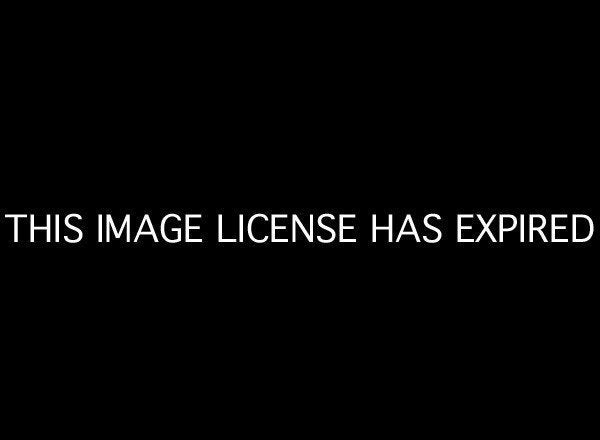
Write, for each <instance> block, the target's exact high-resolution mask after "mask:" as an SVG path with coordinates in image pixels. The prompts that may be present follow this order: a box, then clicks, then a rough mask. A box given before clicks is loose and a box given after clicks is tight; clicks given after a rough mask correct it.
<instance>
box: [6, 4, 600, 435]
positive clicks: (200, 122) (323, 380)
mask: <svg viewBox="0 0 600 440" xmlns="http://www.w3.org/2000/svg"><path fill="white" fill-rule="evenodd" d="M52 12H57V11H52ZM153 12H157V11H153ZM163 12H164V11H163ZM247 12H248V14H247V13H246V12H240V11H239V10H237V9H236V11H233V10H232V11H228V12H227V13H225V14H224V15H223V14H221V15H216V14H215V13H214V12H212V11H211V12H207V11H204V12H195V13H193V14H190V15H188V14H186V13H184V12H183V11H180V12H177V13H175V15H173V16H171V15H170V14H169V15H167V14H166V13H165V15H164V16H163V14H162V12H161V14H159V15H160V18H156V16H155V15H152V17H150V16H147V15H146V13H145V12H144V13H141V12H140V11H137V12H136V13H133V14H127V15H126V14H125V13H124V12H122V13H119V14H114V16H112V15H111V16H110V17H107V18H102V19H100V18H99V17H100V15H97V14H100V12H97V13H96V12H95V13H94V14H92V15H85V19H83V18H82V16H78V18H77V19H75V18H74V19H66V22H65V23H63V22H62V21H57V20H50V19H48V16H46V17H45V16H44V14H43V13H41V14H40V16H36V17H35V19H34V18H33V15H36V14H34V13H33V12H32V11H30V12H28V14H26V15H25V16H23V17H24V19H25V20H24V21H19V23H18V24H16V25H15V26H14V29H10V30H8V31H7V39H6V44H5V52H4V55H3V66H4V67H3V70H4V72H3V73H4V74H5V79H4V80H3V85H4V87H3V96H4V99H3V110H4V111H3V124H2V125H3V133H4V136H3V137H4V142H3V156H4V158H3V160H2V173H1V176H2V177H1V179H2V201H1V202H2V205H1V206H2V213H3V214H4V213H5V212H31V213H42V212H43V213H67V212H79V213H83V214H86V215H87V216H89V215H92V214H94V213H96V212H105V211H107V210H110V211H113V212H124V211H131V212H151V213H153V214H155V215H158V214H160V213H163V212H169V211H175V212H179V213H186V212H190V213H202V214H204V215H205V216H206V217H208V218H210V217H211V216H214V215H215V214H216V213H217V212H222V211H229V212H237V211H239V210H243V211H246V212H252V211H256V212H288V213H292V212H294V213H319V212H325V211H328V212H334V213H335V212H356V213H359V215H361V243H360V244H359V245H348V246H342V245H338V246H331V247H326V248H323V247H321V248H317V247H291V246H285V245H283V246H275V245H273V246H268V247H262V248H252V247H244V248H234V249H232V248H227V249H225V248H218V247H216V246H214V245H210V244H207V245H206V246H199V247H175V248H164V247H158V248H154V247H152V246H138V247H129V248H128V247H126V246H124V247H117V248H115V247H111V248H102V247H98V246H95V245H94V244H93V243H88V244H83V245H81V246H76V247H63V246H54V247H53V246H39V247H35V248H31V247H27V246H23V247H20V246H10V245H9V243H8V242H7V240H4V242H3V245H2V254H3V257H5V258H3V263H2V264H3V270H2V273H3V278H4V282H3V284H4V285H5V286H6V287H5V288H3V289H2V291H3V295H2V301H3V303H4V304H3V307H2V311H3V314H4V315H5V319H3V324H4V327H5V331H4V338H3V339H4V341H5V347H6V348H5V355H6V356H5V358H6V362H5V365H7V366H8V367H9V370H10V373H9V374H8V375H7V376H6V382H7V384H8V385H9V386H10V388H11V389H13V388H14V389H15V393H14V394H11V396H14V397H11V404H10V408H11V412H12V413H13V414H15V415H20V416H23V414H31V410H32V409H34V408H35V409H38V410H40V411H39V412H40V413H41V414H45V415H46V417H47V418H45V419H44V420H47V421H46V422H44V423H49V424H52V425H57V426H63V423H67V424H71V423H73V420H74V419H77V420H78V421H83V422H88V423H86V425H87V426H88V427H89V426H99V427H107V426H109V425H112V422H113V421H123V420H128V421H131V420H133V421H134V425H136V426H138V427H148V426H150V427H152V428H153V429H158V426H157V425H160V426H163V427H165V428H166V429H167V430H168V431H171V430H174V429H176V428H180V427H181V426H183V425H184V424H183V422H184V421H191V422H192V423H193V424H201V426H198V427H200V428H202V427H203V426H204V425H203V423H205V420H207V419H208V420H210V421H212V422H213V423H214V422H216V423H217V424H218V425H219V426H221V427H222V429H225V430H230V429H239V428H242V429H251V428H255V427H256V428H261V429H266V428H269V429H273V428H274V427H275V426H276V425H278V424H279V423H281V422H283V423H282V424H283V426H284V427H285V428H286V429H287V430H286V431H282V432H288V431H290V430H291V431H295V430H298V429H306V430H308V432H314V431H313V430H312V429H313V428H312V427H313V426H315V422H317V423H318V422H323V421H328V422H330V423H329V426H330V428H329V429H331V430H332V431H331V432H337V430H340V429H344V428H350V429H357V430H358V429H359V428H363V429H365V430H366V431H365V432H372V431H373V430H375V429H383V428H384V427H386V426H387V425H388V424H389V423H391V424H392V426H395V427H396V428H399V427H400V428H401V427H403V426H407V427H408V425H404V424H403V423H405V422H401V421H402V420H407V419H408V420H410V421H412V422H413V423H416V424H418V425H420V426H421V427H422V428H423V429H426V430H431V429H440V428H441V429H455V428H460V429H465V428H467V427H469V428H471V429H473V428H474V427H475V425H477V424H478V423H481V422H483V425H484V426H485V427H486V428H487V429H488V430H490V429H491V430H497V429H507V430H509V432H512V431H510V430H511V429H512V428H511V427H512V426H514V423H515V422H522V421H525V420H528V421H532V420H533V421H534V423H532V424H531V426H532V428H533V429H540V427H548V426H551V427H553V428H556V429H557V428H558V426H557V425H559V424H560V425H561V426H563V427H566V428H568V429H573V424H572V423H573V419H572V418H571V416H572V415H573V414H576V415H577V417H578V418H579V420H580V421H581V420H583V419H584V418H585V417H586V414H588V411H589V409H586V408H587V405H586V403H585V402H586V396H589V395H590V394H591V393H592V390H593V389H595V388H594V385H593V381H592V375H591V372H592V371H593V369H594V366H595V365H596V364H595V363H594V362H592V359H593V356H592V355H593V348H594V347H593V341H594V339H595V338H596V336H597V327H598V326H597V322H596V320H595V314H596V310H597V304H596V301H595V299H594V297H593V295H594V293H595V290H597V289H596V287H595V284H594V283H593V281H595V279H594V269H595V266H596V262H597V253H596V247H597V238H595V239H594V242H593V243H590V244H587V245H560V244H559V245H552V246H544V245H541V246H522V245H521V246H518V245H515V244H508V245H506V246H486V245H482V246H460V245H458V244H456V243H455V242H454V241H455V240H454V238H455V236H454V225H453V218H454V216H455V215H456V214H457V213H460V212H477V213H487V214H490V213H512V214H518V213H530V212H531V213H545V214H549V213H585V214H588V215H592V216H593V217H594V218H595V220H596V221H597V212H598V211H597V208H596V207H595V205H596V203H595V200H596V199H595V195H594V193H593V188H594V187H595V186H596V184H595V180H596V179H595V178H594V177H595V174H594V161H593V159H592V154H593V152H592V147H593V146H594V145H596V144H597V135H596V133H595V130H594V128H595V121H596V118H597V108H596V107H595V102H596V101H597V85H596V84H595V82H594V81H593V78H595V77H597V69H596V68H595V66H594V65H593V54H594V52H593V49H594V47H593V46H592V44H591V43H592V40H591V39H589V38H590V36H589V35H588V33H591V32H592V29H591V28H589V27H588V26H587V25H586V24H585V23H584V22H583V21H582V19H581V18H580V17H575V18H569V17H567V16H566V15H565V16H563V17H561V19H560V20H559V21H556V19H553V20H550V19H549V18H543V17H542V16H541V15H540V14H539V13H536V14H532V15H527V17H526V18H524V17H525V13H524V11H521V13H520V14H516V15H514V16H513V15H510V14H509V16H506V15H504V14H500V11H496V12H494V13H487V12H483V11H481V13H480V15H477V13H476V12H475V11H469V14H466V11H445V12H441V11H427V12H425V13H420V14H416V13H414V12H412V11H404V12H397V11H395V12H393V13H392V12H385V11H380V12H376V13H374V14H371V13H369V14H367V13H366V11H353V12H354V14H351V15H347V14H346V13H344V14H338V13H332V14H328V15H327V17H326V18H325V14H324V11H321V13H319V14H308V16H307V15H306V14H303V13H301V11H295V12H293V13H284V12H283V11H281V12H280V13H276V12H275V11H272V10H270V11H269V13H268V14H267V13H266V12H265V11H262V12H261V11H255V10H253V11H247ZM305 12H306V11H305ZM338 12H339V11H338ZM446 12H448V13H449V12H453V13H454V15H446ZM538 12H539V11H538ZM69 13H70V14H73V13H74V12H73V11H70V12H69ZM250 13H253V14H251V15H249V14H250ZM75 14H76V13H75ZM278 14H280V15H278ZM470 14H474V15H470ZM184 16H185V18H184ZM69 17H70V15H69ZM102 17H104V15H102ZM257 17H259V18H260V19H259V18H257ZM517 17H518V18H517ZM63 18H65V16H64V15H63ZM375 212H376V213H380V214H387V213H395V214H405V213H413V214H423V213H428V212H438V213H440V214H441V215H443V217H444V219H445V220H446V221H447V225H448V227H447V228H445V229H444V233H445V238H444V241H443V243H441V244H440V245H438V246H420V247H417V246H413V245H411V244H410V243H407V244H406V245H401V246H394V247H377V248H376V247H374V246H371V245H369V244H368V238H369V234H368V229H367V228H366V225H368V223H364V221H365V220H368V218H369V215H370V214H371V213H375ZM363 229H366V232H365V231H363ZM3 233H5V231H3ZM4 237H6V235H4ZM54 411H56V412H58V413H61V414H63V416H62V417H54V416H52V414H53V412H54ZM36 413H38V412H36ZM40 417H41V416H40ZM173 417H174V418H173ZM40 420H41V419H40ZM92 423H93V424H92ZM578 425H579V423H578ZM48 426H50V425H48ZM133 429H139V428H135V427H134V428H133Z"/></svg>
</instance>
